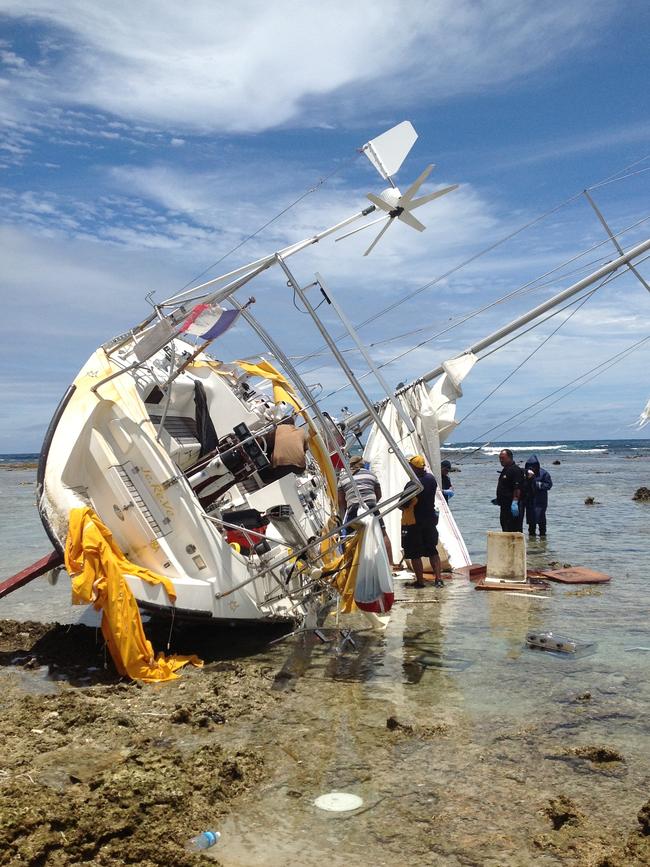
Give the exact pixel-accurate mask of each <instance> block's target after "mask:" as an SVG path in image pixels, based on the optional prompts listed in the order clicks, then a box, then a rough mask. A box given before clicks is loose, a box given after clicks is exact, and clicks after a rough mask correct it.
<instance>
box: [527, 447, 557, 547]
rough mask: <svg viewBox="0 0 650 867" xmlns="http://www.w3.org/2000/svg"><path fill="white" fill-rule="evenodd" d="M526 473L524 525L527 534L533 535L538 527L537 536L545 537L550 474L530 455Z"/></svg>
mask: <svg viewBox="0 0 650 867" xmlns="http://www.w3.org/2000/svg"><path fill="white" fill-rule="evenodd" d="M524 472H525V473H526V497H525V500H526V523H527V524H528V534H529V535H530V536H534V535H535V530H536V528H537V527H539V535H540V536H545V535H546V508H547V506H548V492H549V491H550V490H551V488H552V487H553V480H552V479H551V474H550V473H549V472H548V471H547V470H544V469H542V467H540V465H539V460H538V459H537V455H531V456H530V457H529V458H528V460H527V461H526V465H525V467H524Z"/></svg>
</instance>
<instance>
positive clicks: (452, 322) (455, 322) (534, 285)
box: [289, 215, 650, 376]
mask: <svg viewBox="0 0 650 867" xmlns="http://www.w3.org/2000/svg"><path fill="white" fill-rule="evenodd" d="M648 220H650V215H648V216H645V217H642V218H641V219H640V220H637V222H636V223H631V224H630V225H629V226H627V227H626V228H624V229H621V230H620V232H617V233H616V234H615V235H614V237H615V238H620V237H621V236H622V235H624V234H625V233H627V232H629V231H631V230H632V229H636V228H638V227H639V226H640V225H642V224H643V223H645V222H647V221H648ZM610 240H611V239H610V238H609V237H608V238H604V239H603V240H602V241H599V242H598V243H597V244H594V245H593V246H591V247H588V248H587V249H586V250H583V251H582V252H580V253H577V254H576V255H575V256H572V257H571V258H569V259H566V260H565V261H564V262H561V263H560V264H559V265H556V266H555V267H554V268H551V269H550V270H549V271H546V272H545V273H544V274H540V275H539V276H538V277H536V278H534V279H533V280H530V281H529V282H528V283H523V284H522V285H521V286H519V287H518V288H517V289H513V290H512V292H509V293H508V294H506V295H503V296H501V297H500V298H497V299H496V300H495V301H491V302H490V303H489V304H485V305H484V306H483V307H476V308H474V309H473V310H470V311H469V312H468V313H465V314H462V315H460V316H458V317H456V318H454V317H451V318H450V319H449V320H448V321H449V324H448V325H447V326H446V327H445V328H444V329H443V330H442V331H438V332H436V333H435V334H433V335H432V336H431V337H430V338H429V341H431V340H436V339H437V338H438V337H443V336H444V335H445V334H448V333H449V332H450V331H452V330H453V329H454V328H457V327H458V326H460V325H464V323H465V322H468V321H469V320H470V319H472V318H473V317H475V316H479V315H480V314H481V313H485V311H486V310H490V309H491V308H492V307H497V306H498V305H499V304H503V303H504V302H505V301H509V300H511V299H513V298H523V297H524V295H528V294H530V293H531V292H535V291H537V290H538V289H543V288H545V287H547V286H552V285H553V284H554V283H555V282H557V280H564V279H566V278H567V277H572V276H574V275H576V274H581V273H583V272H584V271H591V270H593V267H594V266H595V265H598V264H604V263H605V262H606V261H608V260H607V259H606V257H605V256H601V257H600V258H598V259H591V260H590V261H589V262H585V263H583V264H582V265H580V267H579V268H574V269H572V270H570V271H565V272H563V273H558V272H559V271H560V269H562V268H564V267H566V266H567V265H570V264H571V263H572V262H575V261H577V260H578V259H581V258H582V257H583V256H585V255H587V254H588V253H591V252H593V251H594V250H597V249H598V248H599V247H602V246H604V245H606V244H608V243H609V242H610ZM551 275H556V276H555V277H554V279H552V280H545V278H546V277H550V276H551ZM540 281H545V282H540ZM430 328H431V325H424V326H421V327H420V328H413V329H411V330H410V331H404V332H402V333H401V334H396V335H394V336H393V337H386V338H384V339H382V340H375V341H373V342H371V343H369V344H368V347H369V348H370V349H372V348H373V347H377V346H384V345H385V344H387V343H392V342H393V341H395V340H401V339H403V338H404V337H411V336H412V335H414V334H421V333H422V332H423V331H428V330H429V329H430ZM419 345H420V344H418V346H419ZM341 352H347V353H350V352H359V350H358V349H357V348H356V347H354V346H351V347H347V348H344V349H341ZM328 354H329V352H328V351H327V349H326V348H323V351H322V352H320V351H319V352H313V353H310V354H308V355H292V356H289V357H290V358H291V359H292V360H293V361H296V362H297V363H300V362H301V361H307V360H309V359H312V358H316V357H323V356H324V355H328ZM316 370H319V368H317V367H313V368H310V369H309V370H307V371H305V374H304V375H305V376H307V375H309V374H310V373H314V371H316Z"/></svg>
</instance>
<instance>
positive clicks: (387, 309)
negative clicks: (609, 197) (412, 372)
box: [298, 154, 650, 364]
mask: <svg viewBox="0 0 650 867" xmlns="http://www.w3.org/2000/svg"><path fill="white" fill-rule="evenodd" d="M649 158H650V154H648V155H646V156H644V157H642V158H641V159H639V160H636V161H635V162H633V163H630V164H629V165H628V166H625V167H624V168H622V169H620V170H619V171H618V172H616V173H614V174H613V175H610V176H609V177H608V178H605V179H604V180H602V181H597V182H596V183H595V184H593V185H591V186H589V187H587V189H588V190H594V189H597V188H598V187H599V186H604V185H605V184H607V183H613V182H614V181H621V180H625V178H626V176H625V175H623V176H621V174H622V173H623V172H626V171H627V170H628V169H630V168H632V167H633V166H635V165H638V164H639V163H641V162H643V161H644V160H646V159H649ZM582 195H583V191H581V192H579V193H575V194H574V195H572V196H569V198H567V199H565V200H564V201H563V202H560V203H559V204H558V205H555V206H553V207H552V208H549V209H548V210H547V211H544V212H543V213H542V214H540V215H538V216H537V217H534V218H533V219H532V220H530V221H529V222H528V223H525V224H524V225H523V226H520V227H518V228H517V229H515V230H514V231H512V232H510V233H509V234H507V235H505V236H504V237H502V238H500V239H498V240H497V241H495V242H494V243H493V244H490V245H488V246H487V247H484V248H483V249H482V250H479V251H478V252H476V253H474V254H473V255H471V256H470V257H468V258H467V259H465V260H464V261H463V262H460V263H459V264H458V265H455V266H454V267H453V268H450V269H449V270H448V271H446V272H445V273H443V274H440V275H438V276H437V277H435V278H434V279H433V280H430V281H429V282H428V283H424V284H423V285H422V286H420V287H418V288H417V289H415V290H413V292H410V293H408V294H407V295H403V296H402V297H401V298H399V299H398V300H396V301H395V302H393V303H392V304H390V305H388V307H385V308H384V309H383V310H380V311H378V312H377V313H375V314H373V315H372V316H369V317H368V318H367V319H364V320H363V321H362V322H359V323H357V324H356V325H355V326H354V327H355V328H363V327H364V326H365V325H369V324H370V323H371V322H374V321H375V320H377V319H379V318H380V317H381V316H384V315H385V314H386V313H390V312H391V311H392V310H394V309H395V308H396V307H399V306H400V305H401V304H403V303H404V302H406V301H410V300H411V299H412V298H414V297H415V296H416V295H419V294H420V293H421V292H424V291H425V290H426V289H430V288H431V287H432V286H435V285H436V284H437V283H440V282H441V281H442V280H445V279H446V278H447V277H450V276H451V275H452V274H455V273H456V272H457V271H460V270H461V269H462V268H465V267H466V266H467V265H469V264H471V263H472V262H474V261H476V260H477V259H479V258H481V257H482V256H485V255H487V254H488V253H491V252H492V251H493V250H495V249H496V248H497V247H499V246H501V245H502V244H505V243H506V242H507V241H509V240H511V239H512V238H514V237H516V236H517V235H519V234H521V233H522V232H524V231H525V230H526V229H529V228H530V227H531V226H534V225H536V224H537V223H539V222H541V221H542V220H545V219H546V218H547V217H550V216H552V214H554V213H556V212H557V211H559V210H561V209H562V208H564V207H566V206H567V205H569V204H571V203H572V202H575V201H577V200H578V199H580V198H581V197H582ZM644 219H647V218H644ZM601 243H606V241H603V242H601ZM597 246H599V245H596V247H597ZM592 249H594V248H592ZM569 261H571V260H569ZM559 267H561V266H559ZM346 336H347V335H346V334H340V335H339V336H338V337H337V338H336V339H337V340H340V339H342V338H344V337H346ZM325 348H326V347H325V346H324V345H321V346H319V347H318V348H317V349H316V350H315V351H314V352H313V353H311V354H309V355H306V356H305V357H304V359H303V362H304V361H308V360H310V359H311V358H315V357H317V355H318V354H319V353H321V352H322V350H323V349H325ZM298 363H299V364H300V363H302V362H298Z"/></svg>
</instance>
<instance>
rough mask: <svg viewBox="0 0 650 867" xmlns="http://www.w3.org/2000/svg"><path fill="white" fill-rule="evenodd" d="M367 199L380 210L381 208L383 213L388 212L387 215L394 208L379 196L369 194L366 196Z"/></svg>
mask: <svg viewBox="0 0 650 867" xmlns="http://www.w3.org/2000/svg"><path fill="white" fill-rule="evenodd" d="M366 198H367V199H370V201H371V202H372V203H373V205H376V206H377V207H378V208H381V209H382V211H386V213H387V214H390V212H391V211H392V210H393V206H392V205H389V204H388V202H385V201H384V200H383V199H380V198H379V196H376V195H375V194H374V193H368V194H367V196H366Z"/></svg>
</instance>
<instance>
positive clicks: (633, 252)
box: [345, 238, 650, 427]
mask: <svg viewBox="0 0 650 867" xmlns="http://www.w3.org/2000/svg"><path fill="white" fill-rule="evenodd" d="M648 250H650V238H647V239H646V240H645V241H642V242H641V243H640V244H637V245H636V247H632V248H631V249H630V250H628V251H627V252H626V253H623V255H621V256H619V257H618V258H617V259H613V260H612V261H611V262H608V263H607V264H606V265H603V267H602V268H599V269H598V270H597V271H594V272H593V273H592V274H589V275H588V276H587V277H583V279H582V280H579V281H578V282H577V283H574V284H573V285H572V286H569V288H568V289H564V290H563V291H562V292H558V293H557V295H554V296H553V297H552V298H549V299H548V301H544V302H543V303H542V304H539V305H538V306H537V307H534V308H533V309H532V310H529V311H528V313H524V314H523V315H522V316H518V317H517V318H516V319H513V320H512V321H511V322H509V323H508V324H507V325H504V326H503V328H499V329H498V330H497V331H493V332H492V334H488V336H487V337H484V338H483V339H482V340H479V341H478V342H477V343H473V344H472V345H471V346H469V347H468V348H467V349H465V350H464V352H463V353H460V354H461V355H469V354H470V353H473V354H476V353H477V352H481V350H483V349H487V347H488V346H492V345H493V344H494V343H497V342H498V341H499V340H501V338H503V337H507V336H508V335H509V334H512V332H513V331H516V330H517V329H518V328H521V327H522V326H523V325H527V324H528V323H529V322H532V320H533V319H537V318H538V317H539V316H541V315H542V314H543V313H546V311H547V310H551V309H552V308H553V307H556V306H557V305H558V304H561V303H562V301H565V300H566V299H567V298H571V296H572V295H577V294H578V293H579V292H581V291H582V290H583V289H586V288H587V287H588V286H591V285H592V284H593V283H597V282H598V280H600V279H601V278H602V277H606V276H607V275H608V274H611V273H613V272H614V271H616V270H618V269H619V268H621V267H622V266H623V265H628V266H631V262H632V261H633V260H634V259H637V258H638V257H639V256H641V255H643V253H645V252H647V251H648ZM444 372H445V368H444V367H443V366H442V365H439V366H438V367H436V368H434V369H433V370H430V371H428V372H427V373H425V374H424V375H423V376H421V377H419V380H421V381H422V382H430V381H431V380H432V379H435V378H436V377H438V376H440V375H441V374H443V373H444ZM408 387H409V386H407V388H408ZM401 390H402V389H400V391H401ZM367 419H368V413H367V412H359V413H357V414H356V415H352V416H349V417H348V418H346V419H345V424H346V427H352V426H354V425H358V424H361V423H362V422H365V421H367Z"/></svg>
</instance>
